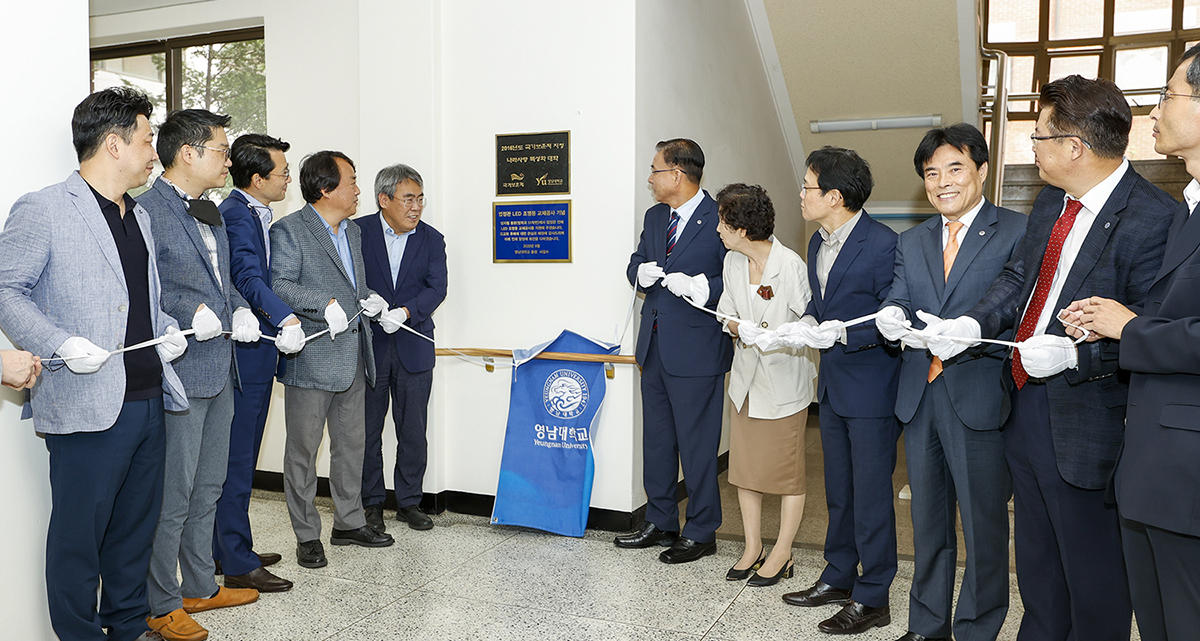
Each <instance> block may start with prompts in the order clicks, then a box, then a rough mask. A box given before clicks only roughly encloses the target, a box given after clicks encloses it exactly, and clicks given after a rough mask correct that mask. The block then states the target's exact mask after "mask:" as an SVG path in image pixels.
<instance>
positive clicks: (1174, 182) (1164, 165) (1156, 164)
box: [1003, 158, 1192, 214]
mask: <svg viewBox="0 0 1200 641" xmlns="http://www.w3.org/2000/svg"><path fill="white" fill-rule="evenodd" d="M1130 164H1132V165H1133V168H1134V170H1136V171H1137V172H1138V173H1139V174H1141V175H1142V176H1143V177H1145V178H1146V179H1147V180H1149V181H1150V182H1152V183H1154V184H1155V185H1158V187H1159V188H1160V189H1162V190H1163V191H1165V192H1167V193H1168V194H1171V197H1172V198H1174V199H1175V200H1183V188H1184V187H1186V186H1187V184H1188V183H1189V182H1191V180H1192V177H1191V176H1189V175H1188V173H1187V171H1185V170H1184V167H1183V161H1182V160H1179V159H1178V158H1171V159H1169V160H1132V161H1130ZM1045 186H1046V183H1044V182H1042V180H1041V178H1038V170H1037V167H1036V166H1034V165H1007V166H1005V167H1004V192H1003V193H1004V200H1003V205H1004V206H1005V207H1007V208H1009V209H1012V210H1015V211H1019V212H1021V213H1023V214H1028V213H1029V210H1030V208H1031V207H1033V201H1034V199H1036V198H1037V195H1038V192H1040V191H1041V190H1042V187H1045Z"/></svg>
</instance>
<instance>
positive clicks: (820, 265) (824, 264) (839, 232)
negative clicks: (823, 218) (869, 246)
mask: <svg viewBox="0 0 1200 641" xmlns="http://www.w3.org/2000/svg"><path fill="white" fill-rule="evenodd" d="M861 218H862V210H861V209H860V210H858V212H857V213H855V214H854V216H853V217H851V218H850V220H847V221H846V222H845V223H842V226H841V227H838V228H837V229H835V230H833V232H832V233H830V232H827V231H825V228H824V227H822V228H821V229H819V230H817V232H818V233H819V234H821V240H822V241H823V242H822V243H821V247H820V248H819V249H817V283H818V284H819V285H820V286H821V296H822V297H824V296H825V283H826V281H828V280H829V272H830V271H832V270H833V263H834V261H836V260H837V257H838V254H839V253H841V251H842V244H843V243H845V242H846V239H847V238H849V237H850V232H852V231H854V226H855V225H857V224H858V221H859V220H860V219H861Z"/></svg>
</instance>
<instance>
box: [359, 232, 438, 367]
mask: <svg viewBox="0 0 1200 641" xmlns="http://www.w3.org/2000/svg"><path fill="white" fill-rule="evenodd" d="M354 222H355V223H356V224H357V225H358V227H359V229H360V230H362V251H363V261H364V262H365V263H366V264H367V287H370V288H371V289H373V290H375V291H376V292H378V293H379V295H380V296H383V298H384V300H386V301H387V302H388V307H389V308H397V307H407V308H408V320H406V321H404V324H405V325H408V326H409V327H411V328H413V329H415V330H417V331H418V332H421V333H422V334H424V335H426V336H428V337H429V338H433V310H435V309H437V308H438V305H441V304H442V301H444V300H446V239H445V238H444V237H443V236H442V234H441V232H439V231H438V230H436V229H434V228H433V227H432V226H430V225H428V224H426V223H425V222H419V223H417V228H416V229H415V230H413V235H412V236H409V237H408V242H407V244H406V245H405V246H404V255H403V256H402V257H401V258H400V273H399V275H398V277H397V279H396V280H395V281H392V269H391V264H390V263H389V262H388V253H387V241H386V240H385V239H384V237H383V225H384V224H386V223H384V221H383V218H382V217H381V216H380V214H379V213H378V212H376V213H374V214H371V215H370V216H364V217H362V218H355V219H354ZM372 331H373V332H374V334H375V335H374V337H373V339H374V344H375V360H376V361H378V360H379V359H381V358H382V357H383V354H385V353H386V352H387V346H388V342H389V341H391V342H394V343H395V345H396V353H397V354H399V356H400V364H401V365H403V366H404V369H406V370H408V371H409V372H410V373H413V374H415V373H417V372H427V371H429V370H431V369H433V365H434V360H435V359H434V351H433V350H434V346H433V343H431V342H429V341H427V340H425V339H423V338H420V337H418V336H413V335H412V334H410V333H408V332H406V331H404V330H400V331H397V332H395V333H393V334H388V333H387V332H385V331H383V327H380V325H379V323H375V325H374V326H373V327H372Z"/></svg>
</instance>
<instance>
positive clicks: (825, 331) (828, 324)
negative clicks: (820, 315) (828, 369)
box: [807, 320, 846, 349]
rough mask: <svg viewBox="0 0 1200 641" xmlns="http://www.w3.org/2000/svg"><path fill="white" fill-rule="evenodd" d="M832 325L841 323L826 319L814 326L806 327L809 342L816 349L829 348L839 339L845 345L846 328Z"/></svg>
mask: <svg viewBox="0 0 1200 641" xmlns="http://www.w3.org/2000/svg"><path fill="white" fill-rule="evenodd" d="M834 325H841V323H840V322H838V321H836V320H827V321H825V322H824V323H821V324H820V325H817V326H816V327H809V328H808V329H807V333H808V339H809V344H810V345H812V346H813V347H815V348H817V349H829V348H830V347H833V344H834V343H836V342H838V341H839V340H840V341H842V344H843V345H845V344H846V336H845V334H846V328H845V327H837V328H834Z"/></svg>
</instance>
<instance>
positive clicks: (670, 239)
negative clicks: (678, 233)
mask: <svg viewBox="0 0 1200 641" xmlns="http://www.w3.org/2000/svg"><path fill="white" fill-rule="evenodd" d="M676 229H679V214H677V213H675V210H674V209H672V210H671V222H670V223H668V224H667V257H668V258H670V256H671V250H672V249H675V230H676Z"/></svg>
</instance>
